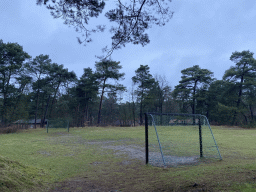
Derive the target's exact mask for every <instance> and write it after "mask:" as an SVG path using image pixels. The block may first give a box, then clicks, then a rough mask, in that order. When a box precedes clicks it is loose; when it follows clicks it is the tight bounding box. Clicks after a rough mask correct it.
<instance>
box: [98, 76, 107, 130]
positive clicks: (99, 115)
mask: <svg viewBox="0 0 256 192" xmlns="http://www.w3.org/2000/svg"><path fill="white" fill-rule="evenodd" d="M106 80H107V79H104V81H103V86H102V92H101V97H100V106H99V112H98V123H97V124H98V126H99V124H100V122H101V109H102V100H103V94H104V89H105V83H106Z"/></svg>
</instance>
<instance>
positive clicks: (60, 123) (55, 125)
mask: <svg viewBox="0 0 256 192" xmlns="http://www.w3.org/2000/svg"><path fill="white" fill-rule="evenodd" d="M46 128H47V133H48V132H49V129H67V131H68V132H69V120H67V119H51V120H47V127H46Z"/></svg>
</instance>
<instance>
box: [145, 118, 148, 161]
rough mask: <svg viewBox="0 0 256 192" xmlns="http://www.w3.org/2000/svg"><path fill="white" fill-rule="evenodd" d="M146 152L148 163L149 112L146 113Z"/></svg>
mask: <svg viewBox="0 0 256 192" xmlns="http://www.w3.org/2000/svg"><path fill="white" fill-rule="evenodd" d="M145 152H146V164H148V114H147V113H145Z"/></svg>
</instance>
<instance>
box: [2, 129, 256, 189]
mask: <svg viewBox="0 0 256 192" xmlns="http://www.w3.org/2000/svg"><path fill="white" fill-rule="evenodd" d="M212 130H213V133H214V136H215V139H216V141H217V144H218V146H219V149H220V152H221V155H222V158H223V160H222V161H214V162H211V163H201V164H198V165H195V166H177V167H170V168H167V169H164V168H161V167H153V166H150V165H149V166H146V165H145V160H144V136H145V135H144V127H133V128H129V127H128V128H118V127H105V128H100V127H90V128H71V129H70V132H69V133H68V132H67V131H66V130H64V129H63V130H59V129H51V130H50V131H49V133H48V134H47V133H46V130H45V129H30V130H25V131H23V132H19V133H14V134H5V135H0V191H86V190H85V189H87V190H88V191H90V190H91V191H111V190H112V191H129V192H130V191H149V192H150V191H256V139H255V138H256V130H255V129H240V128H234V127H233V128H230V127H212ZM176 138H178V137H176ZM181 138H182V137H181ZM177 142H179V140H177Z"/></svg>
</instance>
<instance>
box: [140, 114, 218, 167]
mask: <svg viewBox="0 0 256 192" xmlns="http://www.w3.org/2000/svg"><path fill="white" fill-rule="evenodd" d="M145 148H146V149H145V152H146V164H148V163H149V164H151V165H154V166H161V167H162V166H164V167H171V166H177V165H186V164H197V163H199V162H200V161H201V160H210V159H220V160H221V159H222V157H221V154H220V152H219V149H218V146H217V143H216V141H215V138H214V136H213V133H212V130H211V127H210V124H209V122H208V119H207V118H206V117H205V116H204V115H200V114H174V113H166V114H164V113H145Z"/></svg>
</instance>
